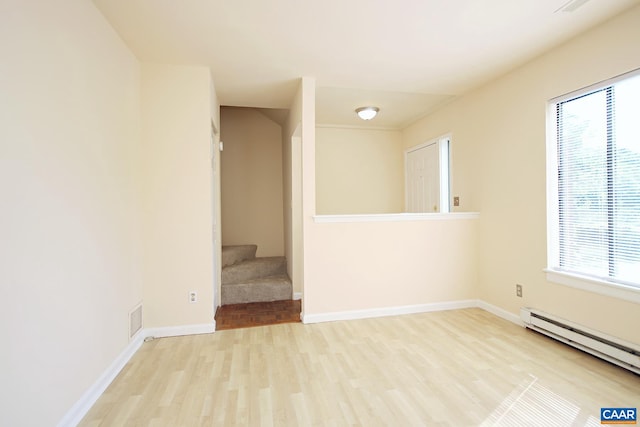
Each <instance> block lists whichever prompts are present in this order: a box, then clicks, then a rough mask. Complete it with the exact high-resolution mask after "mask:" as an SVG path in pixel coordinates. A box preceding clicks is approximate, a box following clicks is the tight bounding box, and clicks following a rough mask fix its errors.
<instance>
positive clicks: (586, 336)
mask: <svg viewBox="0 0 640 427" xmlns="http://www.w3.org/2000/svg"><path fill="white" fill-rule="evenodd" d="M520 318H521V319H522V321H523V322H524V325H525V327H527V328H529V329H532V330H534V331H537V332H540V333H542V334H545V335H547V336H550V337H551V338H554V339H556V340H558V341H561V342H564V343H566V344H568V345H570V346H572V347H575V348H577V349H580V350H582V351H585V352H587V353H590V354H593V355H594V356H596V357H599V358H601V359H604V360H607V361H609V362H611V363H615V364H616V365H618V366H621V367H623V368H625V369H628V370H630V371H633V372H635V373H636V374H640V347H638V346H637V345H635V344H632V343H630V342H627V341H624V340H621V339H619V338H615V337H612V336H609V335H606V334H603V333H601V332H597V331H594V330H591V329H589V328H587V327H584V326H581V325H578V324H576V323H573V322H570V321H567V320H564V319H560V318H558V317H556V316H553V315H551V314H548V313H544V312H542V311H539V310H535V309H532V308H526V307H525V308H522V309H520Z"/></svg>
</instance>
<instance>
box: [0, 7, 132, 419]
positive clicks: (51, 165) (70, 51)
mask: <svg viewBox="0 0 640 427" xmlns="http://www.w3.org/2000/svg"><path fill="white" fill-rule="evenodd" d="M0 8H1V9H2V13H0V62H1V64H2V65H1V66H0V68H1V69H2V71H0V74H1V75H2V77H1V78H0V93H2V95H1V96H0V194H1V195H2V196H1V201H0V203H1V207H0V236H2V237H0V242H1V243H0V307H1V308H0V337H1V339H0V340H1V342H2V344H1V345H2V351H1V352H0V365H1V366H2V385H0V400H1V401H2V402H3V404H2V411H0V425H3V426H52V425H56V424H57V423H58V422H59V421H60V420H61V419H62V418H63V417H64V416H65V414H66V413H67V411H68V410H69V409H70V408H71V407H72V406H73V405H74V404H75V403H76V402H77V401H78V399H80V397H81V396H82V394H83V393H84V392H85V391H86V390H87V388H88V387H89V386H91V385H92V384H93V383H94V382H95V381H96V380H97V379H98V377H99V376H100V375H101V374H102V373H103V372H104V371H105V370H106V369H107V368H108V367H109V365H111V363H112V362H113V361H114V360H115V359H116V357H117V356H118V355H119V354H120V353H121V352H122V351H123V350H124V348H125V347H126V346H127V345H128V313H129V310H131V309H132V308H133V307H134V306H135V305H136V304H138V303H139V302H141V300H142V286H141V282H142V273H141V269H140V253H141V247H140V239H139V232H138V231H139V220H138V211H139V210H138V204H137V203H138V202H137V200H138V195H137V185H138V183H137V169H138V167H137V165H138V158H137V154H138V153H137V143H138V140H139V135H140V127H139V126H140V100H139V88H140V85H139V72H140V71H139V65H138V62H137V60H136V59H135V57H134V56H133V55H132V54H131V52H130V51H129V50H128V49H127V47H126V46H125V45H124V44H123V43H122V41H121V39H120V38H119V37H118V36H117V35H116V34H115V32H114V31H113V30H112V28H111V27H110V26H109V25H108V24H107V22H106V21H105V20H104V18H103V17H102V15H101V14H100V13H99V12H98V11H97V10H96V9H95V7H94V5H93V3H91V2H88V1H76V0H60V1H56V2H51V1H44V0H43V1H36V0H21V1H13V2H8V3H6V2H5V3H3V5H2V6H1V7H0Z"/></svg>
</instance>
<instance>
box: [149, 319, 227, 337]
mask: <svg viewBox="0 0 640 427" xmlns="http://www.w3.org/2000/svg"><path fill="white" fill-rule="evenodd" d="M215 331H216V321H215V320H214V321H213V322H212V323H202V324H200V325H184V326H165V327H160V328H148V329H145V330H144V332H143V333H144V336H145V337H153V338H165V337H179V336H182V335H200V334H211V333H213V332H215Z"/></svg>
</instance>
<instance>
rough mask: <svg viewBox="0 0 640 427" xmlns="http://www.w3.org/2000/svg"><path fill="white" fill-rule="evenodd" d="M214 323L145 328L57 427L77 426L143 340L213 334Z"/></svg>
mask: <svg viewBox="0 0 640 427" xmlns="http://www.w3.org/2000/svg"><path fill="white" fill-rule="evenodd" d="M215 330H216V323H215V321H213V323H205V324H201V325H185V326H169V327H162V328H145V329H143V330H141V331H139V332H138V333H137V334H136V336H135V338H134V339H133V340H132V341H131V342H130V343H129V345H127V347H126V348H125V349H124V350H123V351H122V353H120V355H119V356H118V357H117V358H116V360H114V361H113V363H112V364H111V365H110V366H109V368H107V370H106V371H105V372H104V373H103V374H102V375H101V376H100V378H98V380H97V381H96V382H95V383H94V384H93V385H92V386H91V387H89V389H88V390H87V391H86V392H85V393H84V394H83V395H82V397H81V398H80V400H78V401H77V402H76V404H75V405H73V407H72V408H71V409H70V410H69V411H68V412H67V413H66V415H65V416H64V417H63V418H62V420H60V422H59V423H58V427H71V426H77V425H78V424H79V423H80V421H81V420H82V418H83V417H84V416H85V415H86V414H87V412H89V410H90V409H91V407H92V406H93V405H94V404H95V403H96V401H97V400H98V398H99V397H100V396H102V393H104V391H105V390H106V389H107V387H109V384H111V382H112V381H113V380H114V379H115V377H116V376H117V375H118V374H119V373H120V371H122V368H124V367H125V365H126V364H127V363H128V362H129V360H131V358H132V357H133V355H134V354H136V352H137V351H138V350H139V349H140V347H141V346H142V343H143V342H144V339H145V338H147V337H154V338H162V337H175V336H181V335H199V334H210V333H212V332H215Z"/></svg>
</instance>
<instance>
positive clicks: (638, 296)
mask: <svg viewBox="0 0 640 427" xmlns="http://www.w3.org/2000/svg"><path fill="white" fill-rule="evenodd" d="M544 271H545V272H546V273H547V280H548V281H549V282H553V283H557V284H559V285H564V286H569V287H572V288H576V289H582V290H584V291H589V292H594V293H596V294H600V295H606V296H608V297H612V298H618V299H621V300H625V301H630V302H635V303H640V289H639V288H635V287H633V286H625V285H620V284H618V283H612V282H607V281H604V280H598V279H593V278H587V277H584V276H578V275H576V274H569V273H565V272H560V271H556V270H550V269H545V270H544Z"/></svg>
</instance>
